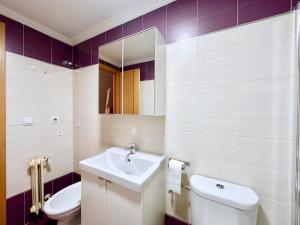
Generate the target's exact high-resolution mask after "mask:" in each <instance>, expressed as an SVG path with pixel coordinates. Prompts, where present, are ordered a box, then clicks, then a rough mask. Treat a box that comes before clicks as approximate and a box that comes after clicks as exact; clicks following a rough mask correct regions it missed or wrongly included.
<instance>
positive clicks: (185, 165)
mask: <svg viewBox="0 0 300 225" xmlns="http://www.w3.org/2000/svg"><path fill="white" fill-rule="evenodd" d="M172 159H173V160H177V161H180V162H183V164H182V167H181V170H185V168H186V167H187V166H190V163H189V162H186V161H183V160H179V159H174V158H169V162H168V167H169V163H170V161H171V160H172Z"/></svg>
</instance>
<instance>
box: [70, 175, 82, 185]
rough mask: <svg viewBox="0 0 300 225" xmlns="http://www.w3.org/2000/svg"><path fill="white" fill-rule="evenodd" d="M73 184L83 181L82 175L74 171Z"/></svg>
mask: <svg viewBox="0 0 300 225" xmlns="http://www.w3.org/2000/svg"><path fill="white" fill-rule="evenodd" d="M72 175H73V184H74V183H77V182H79V181H81V176H80V174H78V173H73V174H72Z"/></svg>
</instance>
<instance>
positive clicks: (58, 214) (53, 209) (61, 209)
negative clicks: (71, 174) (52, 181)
mask: <svg viewBox="0 0 300 225" xmlns="http://www.w3.org/2000/svg"><path fill="white" fill-rule="evenodd" d="M80 200H81V182H78V183H75V184H72V185H70V186H68V187H66V188H64V189H62V190H61V191H59V192H57V193H56V194H54V195H53V196H52V197H51V198H49V200H48V201H46V203H45V205H44V212H45V213H46V214H47V216H48V217H49V218H50V219H53V220H57V221H58V223H57V225H80Z"/></svg>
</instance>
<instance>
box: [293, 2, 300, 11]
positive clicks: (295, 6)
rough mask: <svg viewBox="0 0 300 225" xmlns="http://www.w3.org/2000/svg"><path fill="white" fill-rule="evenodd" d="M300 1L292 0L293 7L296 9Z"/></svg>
mask: <svg viewBox="0 0 300 225" xmlns="http://www.w3.org/2000/svg"><path fill="white" fill-rule="evenodd" d="M298 2H299V0H292V9H296V8H297V3H298Z"/></svg>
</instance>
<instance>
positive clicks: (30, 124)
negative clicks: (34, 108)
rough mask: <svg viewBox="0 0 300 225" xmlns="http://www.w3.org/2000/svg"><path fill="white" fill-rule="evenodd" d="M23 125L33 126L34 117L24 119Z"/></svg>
mask: <svg viewBox="0 0 300 225" xmlns="http://www.w3.org/2000/svg"><path fill="white" fill-rule="evenodd" d="M23 125H24V126H32V125H33V118H32V117H24V118H23Z"/></svg>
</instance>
